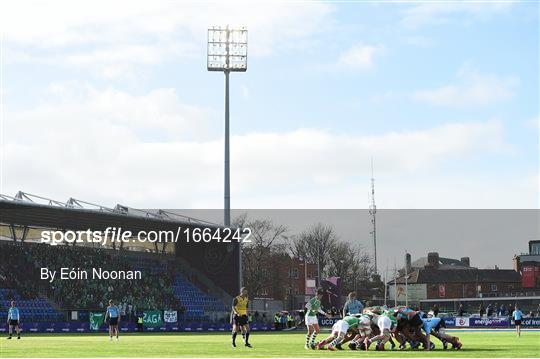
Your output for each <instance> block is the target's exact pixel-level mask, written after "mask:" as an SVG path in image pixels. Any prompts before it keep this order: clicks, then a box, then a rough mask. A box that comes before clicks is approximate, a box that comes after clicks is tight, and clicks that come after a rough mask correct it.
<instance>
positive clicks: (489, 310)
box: [486, 303, 493, 318]
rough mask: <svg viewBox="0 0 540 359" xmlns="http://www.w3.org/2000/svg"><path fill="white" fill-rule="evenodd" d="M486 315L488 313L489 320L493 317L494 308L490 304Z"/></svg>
mask: <svg viewBox="0 0 540 359" xmlns="http://www.w3.org/2000/svg"><path fill="white" fill-rule="evenodd" d="M486 313H487V316H488V318H489V317H491V316H492V315H493V306H492V305H491V303H489V304H488V306H487V310H486Z"/></svg>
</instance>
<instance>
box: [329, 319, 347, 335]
mask: <svg viewBox="0 0 540 359" xmlns="http://www.w3.org/2000/svg"><path fill="white" fill-rule="evenodd" d="M348 330H349V323H347V322H346V321H344V320H342V319H340V320H338V321H337V322H335V323H334V325H333V326H332V333H347V331H348Z"/></svg>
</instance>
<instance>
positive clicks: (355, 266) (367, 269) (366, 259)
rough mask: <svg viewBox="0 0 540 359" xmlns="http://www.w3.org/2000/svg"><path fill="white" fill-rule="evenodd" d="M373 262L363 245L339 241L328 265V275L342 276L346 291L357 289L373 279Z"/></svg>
mask: <svg viewBox="0 0 540 359" xmlns="http://www.w3.org/2000/svg"><path fill="white" fill-rule="evenodd" d="M371 272H372V263H371V257H370V255H369V253H367V252H366V251H365V250H364V248H363V247H361V246H354V245H352V244H351V243H350V242H338V243H337V244H336V246H335V248H334V251H333V255H332V257H331V258H330V262H329V265H328V275H329V276H336V277H340V278H341V283H342V288H343V290H344V291H347V292H348V291H353V290H354V291H357V290H358V289H359V287H365V286H366V285H370V284H368V283H369V281H370V279H371Z"/></svg>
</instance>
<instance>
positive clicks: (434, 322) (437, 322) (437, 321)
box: [422, 317, 462, 349]
mask: <svg viewBox="0 0 540 359" xmlns="http://www.w3.org/2000/svg"><path fill="white" fill-rule="evenodd" d="M422 322H423V323H424V324H423V325H422V329H423V330H424V332H425V333H426V338H427V341H428V346H429V348H431V349H433V346H431V341H430V335H433V336H434V337H435V338H437V339H439V340H440V341H441V342H442V343H443V348H444V349H447V348H448V346H447V343H451V344H452V348H454V349H461V347H462V344H461V342H460V341H459V338H458V337H452V336H450V335H448V334H446V324H445V323H444V319H443V318H437V317H433V318H422Z"/></svg>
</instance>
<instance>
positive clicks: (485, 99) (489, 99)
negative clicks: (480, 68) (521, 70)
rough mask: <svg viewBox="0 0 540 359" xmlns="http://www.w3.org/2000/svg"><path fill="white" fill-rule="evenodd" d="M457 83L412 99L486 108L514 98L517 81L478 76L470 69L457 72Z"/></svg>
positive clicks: (439, 104)
mask: <svg viewBox="0 0 540 359" xmlns="http://www.w3.org/2000/svg"><path fill="white" fill-rule="evenodd" d="M457 79H458V83H457V84H451V85H445V86H441V87H438V88H435V89H430V90H421V91H417V92H415V93H414V95H413V97H414V99H416V100H418V101H423V102H428V103H431V104H433V105H437V106H451V107H461V106H486V105H490V104H494V103H498V102H500V101H506V100H509V99H511V98H512V97H514V94H515V90H516V87H517V86H518V85H519V79H518V78H516V77H513V76H508V77H501V76H497V75H485V74H480V73H478V72H476V71H472V70H470V69H467V68H465V69H462V70H460V71H459V73H458V76H457Z"/></svg>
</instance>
